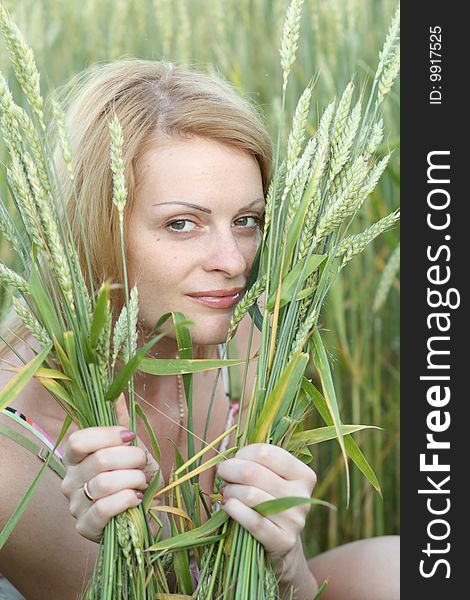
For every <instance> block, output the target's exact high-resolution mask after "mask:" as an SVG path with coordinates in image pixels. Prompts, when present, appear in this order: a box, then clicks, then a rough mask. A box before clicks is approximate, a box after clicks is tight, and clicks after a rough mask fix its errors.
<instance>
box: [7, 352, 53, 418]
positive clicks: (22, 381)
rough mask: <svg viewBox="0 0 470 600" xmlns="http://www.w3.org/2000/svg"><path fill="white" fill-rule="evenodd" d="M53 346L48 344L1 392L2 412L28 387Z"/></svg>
mask: <svg viewBox="0 0 470 600" xmlns="http://www.w3.org/2000/svg"><path fill="white" fill-rule="evenodd" d="M51 348H52V344H48V345H47V346H45V347H44V349H43V350H41V352H40V353H39V354H38V355H37V356H35V357H34V358H33V359H32V360H30V361H29V363H27V364H26V365H25V366H24V367H23V368H22V369H21V370H20V371H18V373H16V375H14V376H13V377H12V378H11V379H10V380H9V381H8V383H7V384H6V386H5V387H4V388H3V389H2V391H1V392H0V412H1V411H2V410H3V409H4V408H5V406H8V405H9V404H11V403H12V402H13V400H14V398H16V396H17V395H18V394H19V393H20V392H21V390H22V389H24V388H25V387H26V385H27V384H28V383H29V381H30V380H31V378H32V377H34V374H35V373H36V372H37V370H38V369H39V368H40V367H41V365H42V363H43V362H44V361H45V360H46V358H47V356H48V355H49V352H50V351H51Z"/></svg>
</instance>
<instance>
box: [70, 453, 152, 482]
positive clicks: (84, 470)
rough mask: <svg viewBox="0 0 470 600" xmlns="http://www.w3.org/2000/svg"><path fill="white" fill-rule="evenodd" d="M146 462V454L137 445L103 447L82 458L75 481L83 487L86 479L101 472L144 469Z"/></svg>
mask: <svg viewBox="0 0 470 600" xmlns="http://www.w3.org/2000/svg"><path fill="white" fill-rule="evenodd" d="M145 463H146V455H145V452H144V451H143V450H142V448H138V447H137V446H114V447H112V448H101V449H100V450H97V451H96V452H93V454H90V455H88V456H87V457H86V458H84V459H83V460H82V462H81V463H80V465H79V467H77V470H76V471H75V473H74V476H75V483H77V484H78V487H81V486H82V485H83V484H84V483H85V481H90V480H91V479H93V477H96V476H97V475H98V474H100V473H104V472H106V471H111V476H112V475H113V473H114V471H120V470H125V469H140V470H143V469H144V467H145Z"/></svg>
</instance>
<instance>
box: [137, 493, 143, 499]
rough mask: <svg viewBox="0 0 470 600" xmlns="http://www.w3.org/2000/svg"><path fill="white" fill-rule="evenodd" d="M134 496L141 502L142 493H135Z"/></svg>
mask: <svg viewBox="0 0 470 600" xmlns="http://www.w3.org/2000/svg"><path fill="white" fill-rule="evenodd" d="M135 495H136V496H137V498H138V499H139V500H142V498H143V497H144V495H143V493H142V492H136V493H135Z"/></svg>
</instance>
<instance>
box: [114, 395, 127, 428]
mask: <svg viewBox="0 0 470 600" xmlns="http://www.w3.org/2000/svg"><path fill="white" fill-rule="evenodd" d="M114 410H115V411H116V417H117V420H118V423H119V425H122V426H123V427H125V428H126V429H129V411H128V410H127V404H126V397H125V396H124V394H121V395H120V396H119V398H118V399H117V400H116V402H115V403H114Z"/></svg>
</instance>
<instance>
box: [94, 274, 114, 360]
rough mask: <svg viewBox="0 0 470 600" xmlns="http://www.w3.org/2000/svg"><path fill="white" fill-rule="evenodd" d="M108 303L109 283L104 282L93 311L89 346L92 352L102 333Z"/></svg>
mask: <svg viewBox="0 0 470 600" xmlns="http://www.w3.org/2000/svg"><path fill="white" fill-rule="evenodd" d="M108 303H109V283H108V282H107V281H106V282H105V283H103V285H102V286H101V289H100V291H99V293H98V297H97V299H96V303H95V309H94V311H93V320H92V322H91V327H90V345H91V348H92V349H93V350H96V346H97V345H98V340H99V337H100V335H101V332H102V331H103V329H104V327H105V325H106V321H107V316H108Z"/></svg>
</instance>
